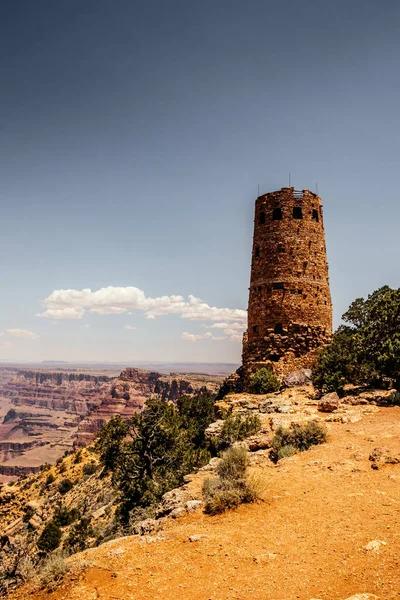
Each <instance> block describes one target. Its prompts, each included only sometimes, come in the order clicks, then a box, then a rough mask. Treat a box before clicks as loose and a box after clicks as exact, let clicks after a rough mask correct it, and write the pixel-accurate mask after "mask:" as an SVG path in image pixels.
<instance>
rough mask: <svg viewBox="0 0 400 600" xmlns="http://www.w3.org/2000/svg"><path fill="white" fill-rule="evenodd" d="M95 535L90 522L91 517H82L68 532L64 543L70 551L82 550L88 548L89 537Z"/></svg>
mask: <svg viewBox="0 0 400 600" xmlns="http://www.w3.org/2000/svg"><path fill="white" fill-rule="evenodd" d="M92 535H93V528H92V525H91V523H90V519H88V518H87V517H82V519H81V520H80V521H79V522H78V523H76V525H74V526H73V527H71V530H70V532H69V534H68V537H67V539H66V541H65V543H64V547H65V548H67V549H68V550H69V551H70V552H72V553H74V552H82V550H85V548H86V540H87V538H88V537H90V536H92Z"/></svg>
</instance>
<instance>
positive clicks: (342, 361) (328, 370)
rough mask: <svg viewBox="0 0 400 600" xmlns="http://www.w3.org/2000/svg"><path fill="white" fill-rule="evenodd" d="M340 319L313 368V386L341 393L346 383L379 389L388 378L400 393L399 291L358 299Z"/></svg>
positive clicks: (387, 289) (385, 290)
mask: <svg viewBox="0 0 400 600" xmlns="http://www.w3.org/2000/svg"><path fill="white" fill-rule="evenodd" d="M342 319H343V321H344V322H345V325H342V326H341V327H339V328H338V330H337V331H336V332H335V333H334V334H333V338H332V343H331V344H330V345H328V346H327V347H325V348H324V349H323V350H322V351H321V352H320V354H319V356H318V359H317V361H316V364H315V365H314V367H313V383H314V385H315V386H316V387H317V388H318V389H320V390H321V391H333V390H335V391H338V392H339V393H340V392H342V390H343V386H344V384H345V383H354V384H366V385H375V386H377V387H381V386H382V385H383V380H384V378H385V377H387V378H390V379H392V380H393V381H394V384H395V386H396V387H397V389H400V288H399V289H397V290H393V289H391V288H390V287H388V286H384V287H382V288H380V289H378V290H376V291H375V292H373V293H372V294H370V295H369V296H368V298H367V299H366V300H364V299H363V298H357V300H355V301H354V302H353V303H352V304H351V305H350V307H349V309H348V311H347V312H346V313H345V314H344V315H343V317H342Z"/></svg>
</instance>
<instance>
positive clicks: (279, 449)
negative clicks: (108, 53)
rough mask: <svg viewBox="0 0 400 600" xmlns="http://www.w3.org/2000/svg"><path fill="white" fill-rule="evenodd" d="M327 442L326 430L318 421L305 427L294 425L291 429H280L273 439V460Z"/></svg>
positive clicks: (308, 423)
mask: <svg viewBox="0 0 400 600" xmlns="http://www.w3.org/2000/svg"><path fill="white" fill-rule="evenodd" d="M324 442H326V429H325V426H324V425H321V424H320V423H319V422H318V421H315V420H313V421H308V422H307V423H305V424H304V425H301V424H300V423H292V424H291V426H290V427H288V428H286V429H285V428H283V427H278V429H277V430H276V432H275V435H274V437H273V439H272V450H273V453H274V454H273V456H272V457H273V458H274V456H275V458H276V459H277V460H278V459H279V458H284V457H285V456H292V455H293V454H294V453H295V451H298V452H304V451H305V450H308V449H309V448H310V447H311V446H316V445H318V444H323V443H324Z"/></svg>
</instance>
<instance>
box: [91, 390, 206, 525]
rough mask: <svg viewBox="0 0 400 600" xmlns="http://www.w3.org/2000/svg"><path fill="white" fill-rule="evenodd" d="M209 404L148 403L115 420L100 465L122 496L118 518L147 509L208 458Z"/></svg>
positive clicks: (103, 440) (106, 431)
mask: <svg viewBox="0 0 400 600" xmlns="http://www.w3.org/2000/svg"><path fill="white" fill-rule="evenodd" d="M212 413H213V411H211V408H210V403H209V402H208V401H207V402H205V403H202V402H201V401H200V400H196V399H191V398H188V397H185V398H183V399H180V401H178V406H175V405H173V404H172V403H168V402H166V401H164V400H159V399H150V400H148V401H147V402H146V406H145V409H144V410H143V412H142V413H140V414H135V415H133V417H132V418H131V419H130V420H129V421H122V419H120V418H119V417H116V418H114V419H111V421H109V423H107V425H105V426H104V427H103V429H102V431H101V433H100V437H99V441H98V444H97V447H98V449H99V451H100V460H101V462H102V464H103V465H104V467H105V468H106V469H109V470H111V471H112V480H113V483H114V484H115V485H116V486H117V487H118V489H119V492H120V497H121V505H120V511H119V515H120V517H121V518H122V519H123V520H125V521H126V520H127V519H128V517H129V511H131V510H132V508H133V507H137V506H141V507H147V506H151V505H152V504H154V503H156V502H157V501H159V500H160V498H161V497H162V495H163V494H164V493H165V492H167V491H168V490H170V489H172V488H174V487H178V486H179V485H182V483H183V477H184V475H186V474H187V473H190V472H191V471H192V470H193V469H194V468H195V467H196V466H200V465H203V464H205V463H206V462H207V461H208V460H209V457H210V453H209V452H208V450H207V448H206V445H205V441H204V431H202V428H203V425H204V424H206V425H205V426H207V425H208V424H209V422H210V418H211V414H212Z"/></svg>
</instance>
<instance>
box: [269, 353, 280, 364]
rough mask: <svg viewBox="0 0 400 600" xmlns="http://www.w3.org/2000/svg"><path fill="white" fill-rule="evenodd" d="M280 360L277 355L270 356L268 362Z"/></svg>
mask: <svg viewBox="0 0 400 600" xmlns="http://www.w3.org/2000/svg"><path fill="white" fill-rule="evenodd" d="M279 359H280V356H279V354H270V355H269V360H272V361H273V362H278V361H279Z"/></svg>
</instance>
